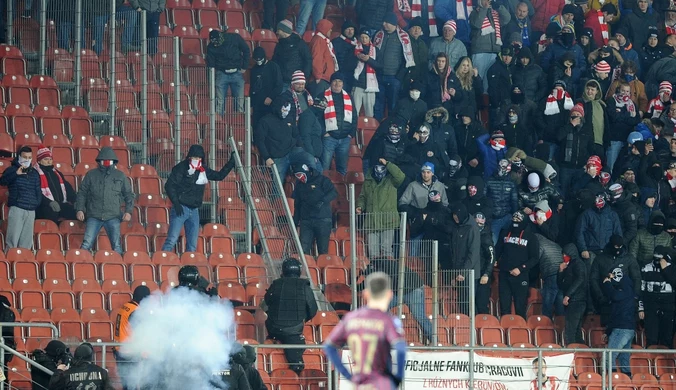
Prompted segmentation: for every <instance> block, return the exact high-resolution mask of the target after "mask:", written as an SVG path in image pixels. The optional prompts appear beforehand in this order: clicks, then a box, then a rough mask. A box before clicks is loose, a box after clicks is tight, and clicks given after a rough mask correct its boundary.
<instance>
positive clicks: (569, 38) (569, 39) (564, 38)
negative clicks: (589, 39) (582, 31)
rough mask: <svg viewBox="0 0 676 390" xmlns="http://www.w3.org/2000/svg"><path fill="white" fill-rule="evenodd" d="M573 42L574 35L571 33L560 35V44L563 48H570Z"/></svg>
mask: <svg viewBox="0 0 676 390" xmlns="http://www.w3.org/2000/svg"><path fill="white" fill-rule="evenodd" d="M574 41H575V34H573V33H565V34H561V42H563V44H564V45H565V46H572V45H573V42H574Z"/></svg>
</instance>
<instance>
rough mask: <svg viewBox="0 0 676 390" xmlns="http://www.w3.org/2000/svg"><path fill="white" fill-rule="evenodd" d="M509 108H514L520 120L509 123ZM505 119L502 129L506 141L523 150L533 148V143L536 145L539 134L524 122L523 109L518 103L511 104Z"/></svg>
mask: <svg viewBox="0 0 676 390" xmlns="http://www.w3.org/2000/svg"><path fill="white" fill-rule="evenodd" d="M509 110H514V112H516V115H518V121H517V122H516V123H514V124H512V123H509V119H508V118H509V115H508V114H509ZM504 118H505V119H504V120H503V123H502V125H500V131H502V133H503V134H504V135H505V141H507V145H510V146H514V147H517V148H519V149H523V150H533V145H535V139H536V138H537V134H536V133H535V131H533V128H532V127H531V128H529V127H526V125H525V124H524V123H523V122H522V119H525V118H524V115H523V114H522V113H521V109H520V108H519V106H517V105H511V106H509V108H508V109H507V111H505V113H504Z"/></svg>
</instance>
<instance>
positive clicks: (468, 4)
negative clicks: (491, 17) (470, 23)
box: [455, 0, 474, 20]
mask: <svg viewBox="0 0 676 390" xmlns="http://www.w3.org/2000/svg"><path fill="white" fill-rule="evenodd" d="M473 9H474V7H473V6H472V0H467V1H464V0H455V11H456V14H457V15H458V16H457V18H456V19H457V20H469V15H470V14H471V13H472V10H473Z"/></svg>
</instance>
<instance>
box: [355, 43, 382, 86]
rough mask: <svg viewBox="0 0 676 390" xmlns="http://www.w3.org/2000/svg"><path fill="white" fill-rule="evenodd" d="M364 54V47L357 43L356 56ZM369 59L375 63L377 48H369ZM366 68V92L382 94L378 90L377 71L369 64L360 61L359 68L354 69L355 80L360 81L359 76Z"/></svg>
mask: <svg viewBox="0 0 676 390" xmlns="http://www.w3.org/2000/svg"><path fill="white" fill-rule="evenodd" d="M363 52H364V47H363V46H362V44H361V43H357V47H356V48H355V49H354V55H355V56H356V55H357V54H362V53H363ZM369 57H371V58H372V59H373V60H374V61H375V59H376V47H375V46H373V45H370V46H369ZM364 68H366V88H365V89H364V92H380V89H379V88H378V78H377V77H376V70H375V69H373V67H372V66H371V65H369V64H368V62H363V61H358V62H357V66H356V67H355V68H354V79H355V80H359V76H361V73H362V72H363V71H364Z"/></svg>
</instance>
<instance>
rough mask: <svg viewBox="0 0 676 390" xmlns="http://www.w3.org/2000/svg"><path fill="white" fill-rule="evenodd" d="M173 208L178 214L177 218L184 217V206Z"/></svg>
mask: <svg viewBox="0 0 676 390" xmlns="http://www.w3.org/2000/svg"><path fill="white" fill-rule="evenodd" d="M172 207H173V209H174V213H176V216H177V217H180V216H182V215H183V206H181V205H180V204H179V205H178V206H172Z"/></svg>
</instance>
